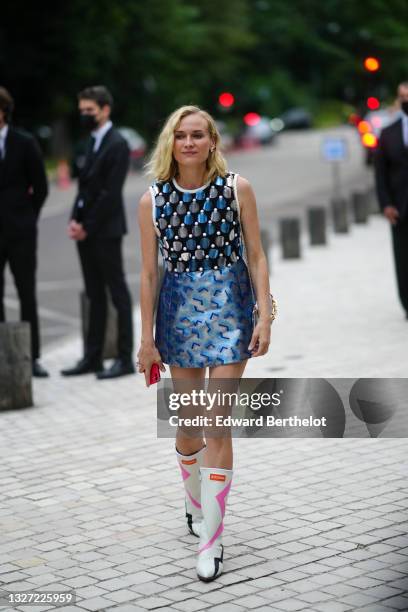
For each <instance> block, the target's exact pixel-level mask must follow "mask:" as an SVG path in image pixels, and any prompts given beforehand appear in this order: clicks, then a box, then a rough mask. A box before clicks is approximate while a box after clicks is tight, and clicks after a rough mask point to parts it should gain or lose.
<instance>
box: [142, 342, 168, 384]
mask: <svg viewBox="0 0 408 612" xmlns="http://www.w3.org/2000/svg"><path fill="white" fill-rule="evenodd" d="M137 359H138V365H139V372H140V373H142V372H144V375H145V380H146V386H147V387H150V370H151V367H152V365H153V364H154V363H157V365H158V366H159V368H160V370H161V371H162V372H165V371H166V368H165V367H164V365H163V362H162V358H161V357H160V353H159V351H158V350H157V348H156V346H155V345H154V344H153V343H152V344H144V343H142V345H141V347H140V349H139V352H138V354H137Z"/></svg>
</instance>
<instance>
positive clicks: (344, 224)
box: [331, 197, 349, 234]
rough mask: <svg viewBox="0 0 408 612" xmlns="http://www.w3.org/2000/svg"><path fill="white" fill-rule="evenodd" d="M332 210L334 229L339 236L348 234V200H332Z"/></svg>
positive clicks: (338, 198)
mask: <svg viewBox="0 0 408 612" xmlns="http://www.w3.org/2000/svg"><path fill="white" fill-rule="evenodd" d="M331 209H332V215H333V227H334V231H335V232H336V233H337V234H347V232H348V230H349V227H348V214H347V200H346V198H343V197H336V198H332V200H331Z"/></svg>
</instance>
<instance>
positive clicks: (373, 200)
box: [367, 186, 381, 215]
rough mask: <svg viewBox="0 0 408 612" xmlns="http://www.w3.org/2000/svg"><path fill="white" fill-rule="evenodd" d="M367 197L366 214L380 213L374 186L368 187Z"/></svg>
mask: <svg viewBox="0 0 408 612" xmlns="http://www.w3.org/2000/svg"><path fill="white" fill-rule="evenodd" d="M367 199H368V214H369V215H378V214H380V212H381V210H380V206H379V204H378V199H377V192H376V189H375V187H374V186H372V187H369V188H368V189H367Z"/></svg>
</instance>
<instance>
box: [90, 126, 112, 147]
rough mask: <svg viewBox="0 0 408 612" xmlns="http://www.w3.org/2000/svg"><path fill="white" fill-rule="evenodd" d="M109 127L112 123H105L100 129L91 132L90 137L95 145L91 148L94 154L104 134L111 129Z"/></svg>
mask: <svg viewBox="0 0 408 612" xmlns="http://www.w3.org/2000/svg"><path fill="white" fill-rule="evenodd" d="M111 127H112V121H107V122H106V123H104V124H103V125H101V127H100V128H98V129H97V130H94V131H93V132H92V136H93V137H94V138H95V143H94V147H93V151H94V153H96V152H97V150H98V149H99V147H100V146H101V142H102V139H103V137H104V136H105V134H106V132H108V131H109V130H110V129H111Z"/></svg>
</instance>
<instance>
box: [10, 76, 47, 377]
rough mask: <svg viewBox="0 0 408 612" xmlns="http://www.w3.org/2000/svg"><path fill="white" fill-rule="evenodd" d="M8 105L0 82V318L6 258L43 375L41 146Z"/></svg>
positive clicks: (38, 370) (34, 366)
mask: <svg viewBox="0 0 408 612" xmlns="http://www.w3.org/2000/svg"><path fill="white" fill-rule="evenodd" d="M13 108H14V102H13V98H12V97H11V95H10V93H9V92H8V91H7V90H6V89H5V88H4V87H0V321H4V320H5V311H4V304H3V301H4V270H5V267H6V263H8V265H9V267H10V270H11V273H12V275H13V277H14V282H15V285H16V289H17V293H18V297H19V300H20V315H21V320H22V321H28V322H29V324H30V329H31V356H32V372H33V376H37V377H42V378H43V377H46V376H48V372H47V371H46V370H45V369H44V368H43V367H42V366H41V364H40V363H39V361H38V359H39V356H40V338H39V325H38V313H37V300H36V292H35V274H36V267H37V260H36V254H37V222H38V217H39V215H40V210H41V207H42V205H43V204H44V202H45V199H46V197H47V194H48V184H47V177H46V173H45V168H44V162H43V159H42V155H41V151H40V149H39V147H38V146H37V143H36V142H35V140H34V138H32V136H30V135H29V134H26V133H24V132H22V131H20V130H16V129H15V128H13V127H12V126H11V125H10V121H11V115H12V112H13Z"/></svg>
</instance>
